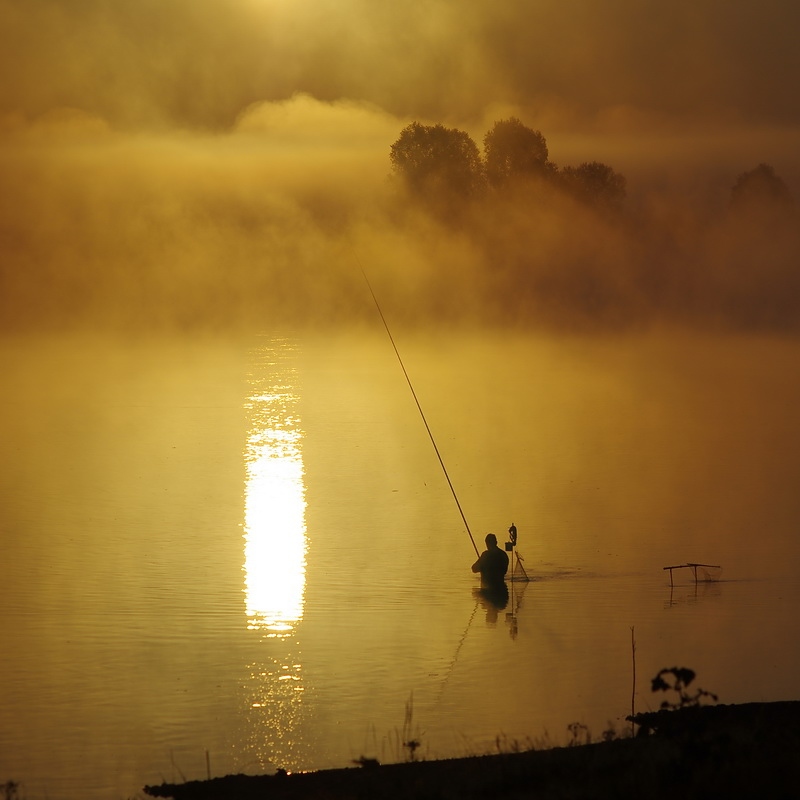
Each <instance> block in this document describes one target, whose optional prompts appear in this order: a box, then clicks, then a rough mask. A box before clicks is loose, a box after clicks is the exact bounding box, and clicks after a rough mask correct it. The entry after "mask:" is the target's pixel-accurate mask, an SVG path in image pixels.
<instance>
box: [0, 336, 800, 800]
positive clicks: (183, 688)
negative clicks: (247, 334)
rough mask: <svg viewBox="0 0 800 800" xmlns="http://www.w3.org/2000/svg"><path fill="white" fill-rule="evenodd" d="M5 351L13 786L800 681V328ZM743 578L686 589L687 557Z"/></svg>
mask: <svg viewBox="0 0 800 800" xmlns="http://www.w3.org/2000/svg"><path fill="white" fill-rule="evenodd" d="M397 339H398V346H399V347H400V350H401V353H402V354H403V357H404V360H405V363H406V367H407V368H408V371H409V374H410V376H411V379H412V381H413V382H414V385H415V389H416V390H417V394H418V396H419V400H420V402H421V404H422V406H423V408H424V410H425V413H426V416H427V419H428V422H429V424H430V426H431V429H432V431H433V433H434V436H435V437H436V440H437V444H438V446H439V449H440V451H441V453H442V457H443V458H444V461H445V463H446V465H447V468H448V471H449V474H450V477H451V479H452V481H453V484H454V486H455V488H456V491H457V492H458V496H459V500H460V501H461V504H462V507H463V509H464V512H465V515H466V518H467V520H468V522H469V525H470V531H471V533H472V534H473V536H474V538H475V539H476V541H477V542H478V544H479V545H480V544H481V542H482V539H483V536H484V535H485V533H486V532H488V531H493V532H495V533H497V534H498V536H499V537H500V538H501V540H502V539H503V538H504V537H505V533H506V529H507V528H508V526H509V525H510V524H511V523H512V521H513V522H514V523H516V525H517V527H518V529H519V551H520V553H521V555H522V556H523V558H524V562H523V565H524V567H525V569H526V570H527V571H528V573H529V574H530V576H531V577H532V578H533V580H532V581H531V582H530V583H527V584H525V583H513V584H512V585H511V588H512V591H511V595H510V598H509V604H508V606H507V607H506V608H504V609H499V610H498V609H497V608H495V607H493V606H491V605H490V604H487V603H486V602H485V601H484V600H483V599H482V598H481V597H479V596H477V595H476V592H475V589H476V586H477V583H476V580H475V578H474V576H473V575H472V574H471V573H470V571H469V564H470V563H471V562H472V561H473V560H474V558H475V553H474V550H473V547H472V544H471V542H470V538H469V534H468V532H467V530H466V528H465V526H464V524H463V522H462V520H461V517H460V515H459V514H458V510H457V508H456V505H455V502H454V500H453V497H452V495H451V494H450V491H449V488H448V486H447V483H446V482H445V479H444V476H443V474H442V470H441V468H440V466H439V463H438V461H437V460H436V456H435V453H434V451H433V448H432V447H431V443H430V441H429V439H428V438H427V434H426V432H425V429H424V426H423V424H422V420H421V419H420V416H419V414H418V412H417V409H416V406H415V405H414V402H413V398H412V397H411V394H410V392H409V390H408V386H407V385H406V383H405V380H404V378H403V375H402V372H401V371H400V367H399V365H398V363H397V361H396V359H395V357H394V354H393V352H392V350H391V347H390V345H389V344H388V341H387V340H386V338H385V336H382V335H380V334H379V333H374V332H371V333H367V334H365V333H360V334H358V335H351V336H347V335H341V336H335V337H330V336H329V337H312V336H307V335H304V336H301V335H298V336H288V337H287V336H285V335H282V336H271V335H262V336H258V337H253V338H251V339H248V340H246V341H241V340H237V341H191V342H190V341H142V342H136V343H132V342H124V343H123V342H98V341H94V340H91V339H88V338H85V339H80V338H73V339H67V340H43V339H41V340H29V339H28V340H11V341H9V340H7V341H5V342H3V344H2V346H1V347H0V358H1V359H2V360H1V362H0V363H1V365H2V369H3V376H4V379H3V382H2V384H1V385H0V409H2V419H1V420H0V444H1V445H2V452H3V456H4V458H3V460H2V466H0V498H1V499H2V508H3V511H2V516H1V517H0V525H1V526H2V529H1V531H0V532H1V533H2V539H1V540H0V562H1V563H2V565H3V600H2V609H3V613H2V619H0V626H1V627H0V632H2V646H0V687H2V688H0V693H1V695H2V705H1V706H0V782H5V781H6V780H16V781H20V782H22V784H23V785H24V791H25V795H26V796H27V797H28V798H43V797H49V798H53V799H54V800H55V799H57V798H64V799H65V800H72V798H79V797H80V798H90V799H92V798H126V797H132V796H135V795H137V794H138V793H139V792H140V790H141V787H142V786H143V785H144V784H146V783H158V782H161V781H162V780H168V781H180V780H183V779H184V778H185V779H187V780H190V779H196V778H203V777H206V775H207V774H209V773H210V774H212V775H222V774H226V773H232V772H248V773H259V772H272V771H274V770H275V769H276V768H277V767H284V768H286V769H290V770H298V769H315V768H324V767H336V766H346V765H349V764H350V762H351V761H352V760H353V759H357V758H359V757H360V756H362V755H363V756H369V757H377V758H379V759H381V760H386V761H393V760H403V759H404V758H405V757H406V751H405V749H404V747H403V744H402V743H403V742H404V741H408V740H409V739H411V738H415V739H417V740H419V741H420V742H421V749H420V751H419V753H421V755H422V756H423V757H426V758H434V757H447V756H461V755H465V754H469V753H483V752H487V751H491V750H494V749H496V748H497V747H500V748H505V749H510V748H512V747H516V746H520V745H522V746H528V745H530V744H535V745H539V744H543V743H546V742H550V743H556V744H564V743H566V742H567V741H569V736H570V734H569V733H568V731H567V725H569V724H570V723H573V722H578V723H581V724H582V725H585V726H586V727H587V728H588V729H589V730H590V731H591V733H592V735H593V736H594V737H595V738H598V737H599V736H600V735H601V734H602V732H603V731H604V730H607V729H608V728H609V727H611V726H613V727H614V728H615V729H616V730H617V731H621V730H623V729H625V728H626V723H625V721H624V717H625V715H626V714H627V713H629V712H630V709H631V701H632V697H631V695H632V690H633V685H632V684H633V680H632V673H633V669H632V667H633V658H632V647H631V636H632V632H631V628H633V629H634V631H633V636H634V637H635V641H636V653H635V661H636V675H637V682H636V686H635V698H634V702H635V704H636V708H637V710H643V709H646V708H654V707H657V706H658V704H659V703H660V701H661V699H662V697H661V696H655V695H653V694H652V693H651V692H650V689H649V679H650V678H652V677H653V676H654V675H655V673H656V672H657V671H658V670H659V669H661V668H662V667H669V666H688V667H691V668H693V669H694V670H695V671H696V672H697V674H698V679H697V682H698V685H699V686H701V687H703V688H705V689H708V690H710V691H713V692H715V693H717V694H718V695H719V696H720V699H721V701H722V702H744V701H750V700H778V699H797V698H798V697H800V677H798V676H800V650H799V649H798V644H797V643H798V642H800V581H798V578H797V575H798V567H800V545H799V544H798V526H799V523H800V499H798V497H799V496H798V493H797V488H796V487H797V486H798V485H800V417H798V415H797V413H796V409H797V408H798V405H799V404H800V382H799V381H798V377H797V375H798V372H797V369H796V365H797V363H798V355H800V348H798V346H797V345H796V344H795V343H793V342H786V341H780V340H757V339H743V338H736V339H733V338H732V339H701V340H697V339H691V338H688V337H687V338H681V337H671V338H666V337H665V338H658V337H648V338H644V339H636V340H625V339H620V340H610V339H609V340H599V341H598V340H595V341H590V340H582V339H560V340H546V339H537V338H532V337H524V336H509V335H504V336H499V335H497V336H495V335H487V334H485V333H484V334H481V335H480V336H478V335H475V336H465V335H460V336H454V335H449V336H445V335H441V334H430V335H428V336H427V337H424V338H423V337H410V336H409V337H404V336H398V337H397ZM686 561H698V562H704V563H711V564H721V565H722V566H723V573H722V580H720V581H719V582H716V583H710V584H706V583H701V584H698V585H696V584H695V583H694V582H693V580H692V576H691V574H690V573H689V572H688V570H679V571H677V572H676V573H675V574H674V581H675V585H674V586H673V587H670V582H669V576H668V573H666V572H664V571H663V569H662V567H663V566H665V565H669V564H678V563H683V562H686Z"/></svg>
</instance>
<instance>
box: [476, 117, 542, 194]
mask: <svg viewBox="0 0 800 800" xmlns="http://www.w3.org/2000/svg"><path fill="white" fill-rule="evenodd" d="M483 152H484V158H485V163H486V177H487V178H488V179H489V182H490V183H492V184H494V185H496V186H497V185H500V184H503V183H505V182H506V181H508V180H509V179H511V178H514V177H526V176H530V175H536V174H543V173H544V172H545V170H546V168H547V164H548V161H547V156H548V152H547V142H546V141H545V138H544V136H542V134H541V132H540V131H535V130H532V129H531V128H528V127H526V126H525V125H523V124H522V122H520V121H519V120H518V119H517V118H516V117H511V118H510V119H504V120H500V121H499V122H495V124H494V127H493V128H492V129H491V130H490V131H489V132H488V133H487V134H486V136H484V138H483Z"/></svg>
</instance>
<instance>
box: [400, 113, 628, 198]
mask: <svg viewBox="0 0 800 800" xmlns="http://www.w3.org/2000/svg"><path fill="white" fill-rule="evenodd" d="M390 159H391V162H392V168H393V170H394V172H395V174H396V175H398V176H399V177H400V178H402V180H403V181H404V182H405V184H406V186H407V187H408V188H409V189H410V190H411V191H412V192H413V193H415V194H417V195H419V196H420V197H423V198H427V199H428V200H429V201H430V202H431V203H432V204H434V205H436V206H438V207H439V208H440V210H442V209H443V208H444V207H447V206H449V207H450V209H451V210H452V209H453V208H454V207H457V206H458V204H459V202H461V201H464V200H466V199H475V198H479V197H481V196H485V195H486V194H487V193H488V192H489V191H493V192H495V193H497V192H503V191H504V190H508V189H510V188H519V187H520V186H522V185H524V184H525V183H528V184H534V183H539V184H541V183H543V182H545V183H548V184H550V185H552V186H556V187H558V188H560V189H562V190H563V191H564V192H566V193H568V194H570V195H572V196H574V197H576V198H579V199H580V200H582V201H584V202H586V203H589V204H591V205H593V206H595V207H596V208H599V209H608V210H619V209H620V208H621V207H622V203H623V201H624V199H625V186H626V180H625V177H624V176H623V175H621V174H620V173H618V172H616V171H615V170H614V169H612V168H611V167H610V166H608V165H607V164H603V163H601V162H599V161H586V162H584V163H582V164H580V165H579V166H577V167H563V168H561V169H559V167H558V165H556V164H555V163H554V162H552V161H551V160H550V158H549V151H548V149H547V141H546V140H545V137H544V136H543V135H542V133H541V131H536V130H533V129H532V128H528V127H526V126H525V125H523V124H522V122H520V121H519V120H518V119H517V118H515V117H511V118H510V119H505V120H500V121H499V122H495V124H494V126H493V127H492V129H491V130H490V131H489V132H488V133H487V134H486V135H485V136H484V138H483V153H482V154H481V153H480V152H479V150H478V146H477V145H476V144H475V142H474V141H473V139H472V138H471V137H470V136H469V134H467V133H465V132H464V131H461V130H458V129H457V128H446V127H444V126H443V125H421V124H420V123H418V122H413V123H411V125H409V126H408V127H407V128H405V129H404V130H403V131H402V133H401V134H400V138H399V139H398V140H397V141H396V142H395V143H394V144H393V145H392V148H391V154H390Z"/></svg>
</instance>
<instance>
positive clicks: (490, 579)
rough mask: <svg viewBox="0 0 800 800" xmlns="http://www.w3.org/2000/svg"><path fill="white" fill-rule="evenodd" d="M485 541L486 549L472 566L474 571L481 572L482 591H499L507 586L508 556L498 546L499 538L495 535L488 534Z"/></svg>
mask: <svg viewBox="0 0 800 800" xmlns="http://www.w3.org/2000/svg"><path fill="white" fill-rule="evenodd" d="M484 541H485V542H486V549H485V550H484V551H483V552H482V553H481V554H480V557H479V558H478V560H477V561H476V562H475V563H474V564H473V565H472V571H473V572H480V574H481V588H482V589H499V588H501V587H503V586H505V578H506V572H507V571H508V554H507V553H506V552H505V550H501V549H500V548H499V547H498V546H497V537H496V536H495V535H494V534H493V533H487V534H486V539H485V540H484Z"/></svg>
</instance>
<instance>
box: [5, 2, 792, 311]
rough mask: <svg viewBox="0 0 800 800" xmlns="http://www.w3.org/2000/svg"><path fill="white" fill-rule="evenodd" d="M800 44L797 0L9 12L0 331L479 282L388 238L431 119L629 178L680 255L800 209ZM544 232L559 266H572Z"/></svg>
mask: <svg viewBox="0 0 800 800" xmlns="http://www.w3.org/2000/svg"><path fill="white" fill-rule="evenodd" d="M798 30H800V5H798V4H797V3H795V2H794V0H762V2H760V3H753V2H752V1H751V0H727V1H726V2H725V3H720V2H717V1H716V0H715V1H714V2H712V0H692V1H691V2H690V1H689V0H676V1H675V2H672V3H669V4H666V3H662V2H655V1H654V0H605V1H604V2H597V1H596V0H516V1H513V0H471V1H470V2H468V3H467V2H460V1H458V0H430V2H425V3H419V2H409V0H404V1H399V2H393V3H378V2H374V0H335V1H334V0H136V1H135V2H131V0H26V2H22V1H21V0H0V68H1V69H2V74H3V76H4V80H3V81H2V82H0V178H1V179H2V182H3V185H4V187H5V190H4V192H3V196H2V197H0V234H2V239H1V240H0V242H2V248H3V255H4V266H3V267H2V268H0V269H1V270H2V272H0V277H2V280H3V286H4V287H5V290H6V292H5V298H4V300H2V301H0V302H2V303H3V304H4V307H5V311H6V312H7V313H6V315H5V316H6V320H5V324H6V325H7V326H11V327H14V326H15V325H17V324H18V323H20V324H21V323H22V322H24V321H25V320H26V319H27V318H29V317H30V318H34V319H37V320H38V319H47V318H50V319H56V318H58V319H60V318H61V317H63V316H64V313H65V308H67V309H69V314H68V315H67V316H70V317H72V318H80V317H81V315H82V314H83V310H84V309H90V308H91V309H93V310H94V312H96V311H97V310H98V309H106V308H107V307H108V304H109V302H110V301H112V300H113V299H114V298H117V299H118V298H120V297H122V298H125V299H126V300H125V302H126V304H127V310H128V312H129V313H132V312H131V311H130V309H131V308H134V307H136V306H137V304H139V303H145V302H148V303H149V302H150V301H151V300H152V301H154V305H155V306H157V307H158V308H159V309H161V310H160V311H158V312H157V313H155V312H153V310H152V308H151V309H150V311H149V312H148V313H150V315H151V316H153V314H154V313H155V318H154V319H151V320H150V321H151V322H152V323H153V324H156V323H158V322H159V321H160V319H161V316H163V317H165V318H169V317H171V316H172V308H171V304H172V302H173V300H175V299H176V298H179V299H180V304H181V305H182V307H183V311H182V314H183V317H182V321H183V323H186V324H191V323H192V322H193V321H194V320H197V319H200V318H205V317H206V316H207V315H208V313H209V308H208V304H207V301H208V298H213V299H214V303H215V306H216V309H217V310H216V311H215V312H213V313H212V314H211V316H215V315H216V316H218V317H219V318H220V320H221V321H225V320H229V319H230V317H231V316H232V315H231V314H230V313H228V314H226V313H222V312H221V311H220V309H222V307H223V306H224V305H225V302H228V303H230V304H231V306H230V307H237V308H238V307H239V306H240V305H241V304H242V303H243V302H245V301H247V302H249V299H251V298H252V297H253V296H254V294H255V295H259V296H261V295H263V293H267V292H268V293H271V295H272V296H274V297H282V296H287V297H288V296H289V295H291V296H292V297H293V298H294V305H293V310H297V309H298V308H300V307H305V308H307V307H309V306H314V305H315V304H320V303H327V304H329V305H334V304H337V303H339V302H342V301H343V296H345V295H347V296H350V294H351V292H350V291H349V290H348V287H347V286H346V285H345V284H346V283H347V281H348V280H349V278H346V277H343V276H345V273H348V271H350V270H352V257H350V258H348V257H347V256H346V255H343V253H344V252H345V250H346V249H347V248H348V247H352V246H353V244H354V243H356V244H357V247H356V249H357V251H358V252H359V253H360V254H361V257H363V258H365V259H366V260H367V261H368V262H369V264H370V268H371V269H372V268H377V267H374V266H373V265H374V264H375V263H376V262H377V261H380V262H382V264H381V269H385V270H386V273H387V275H391V276H393V278H394V280H395V283H397V282H398V280H399V281H402V280H410V279H409V275H411V276H413V275H414V274H416V272H417V271H418V270H422V271H423V272H424V271H425V269H427V268H428V267H430V266H431V265H435V267H436V269H440V268H441V269H442V275H443V276H444V278H446V277H447V275H448V274H449V273H448V272H447V265H446V263H445V262H446V261H447V260H448V259H450V260H451V261H452V269H454V270H456V269H462V268H465V269H467V270H468V271H469V270H470V269H473V268H474V269H475V270H478V271H480V269H481V265H484V266H485V262H486V255H485V253H483V252H476V251H475V249H474V248H473V247H471V246H470V244H469V243H465V241H464V240H463V237H458V236H455V237H453V235H452V232H442V231H438V230H437V231H436V234H435V235H434V234H433V233H431V231H430V230H427V233H426V232H425V229H426V226H429V225H431V224H432V223H431V222H430V221H429V220H417V221H416V222H415V224H418V225H420V226H422V230H420V229H419V228H414V232H415V235H414V236H413V237H411V239H412V241H409V236H408V228H407V227H405V228H398V226H397V225H396V224H394V222H393V223H392V224H387V220H388V219H390V218H393V215H394V217H396V214H394V212H391V213H390V212H386V213H384V214H383V215H381V216H380V219H376V214H377V211H376V209H377V208H378V207H382V206H380V202H376V197H380V201H381V202H382V201H383V200H385V197H384V195H385V193H386V191H387V189H386V179H387V175H388V173H389V171H390V164H389V160H388V154H389V148H390V146H391V144H392V142H393V141H395V140H396V138H397V136H398V135H399V132H400V131H401V130H402V129H403V128H404V127H405V126H406V125H408V124H409V123H410V122H411V121H414V120H419V121H421V122H423V123H428V124H432V123H439V122H441V123H443V124H446V125H449V126H454V127H459V128H461V129H464V130H467V131H468V132H469V133H470V135H471V136H473V138H474V139H475V141H476V142H477V143H478V145H479V146H480V144H481V142H482V137H483V135H484V133H485V132H486V131H487V130H489V128H490V127H491V125H492V124H493V122H495V121H497V120H499V119H505V118H508V117H509V116H512V115H513V116H517V117H519V118H520V119H521V120H522V121H523V122H524V123H525V124H526V125H528V126H531V127H533V128H535V129H537V130H541V131H542V133H543V134H544V136H545V137H546V138H547V142H548V145H549V150H550V157H551V159H552V160H553V161H554V162H556V163H557V164H558V165H560V166H566V165H570V164H577V163H580V162H582V161H591V160H600V161H603V162H605V163H609V164H611V165H612V166H613V167H614V168H615V169H617V170H619V171H621V172H622V173H623V174H624V175H625V177H626V178H627V182H628V193H629V198H631V199H632V201H633V202H634V204H635V205H636V207H637V208H639V209H640V210H641V209H647V211H648V213H649V214H650V215H651V216H650V221H651V222H652V221H653V219H658V220H659V224H662V225H663V224H664V219H665V218H666V219H669V225H671V226H673V229H672V230H671V231H670V234H669V238H670V239H671V240H677V241H682V237H683V236H684V235H685V234H686V231H687V229H690V228H691V227H692V225H693V224H694V222H693V219H694V218H695V217H697V216H701V217H704V216H705V215H707V214H708V213H709V211H710V210H715V209H719V208H721V207H723V206H724V205H725V203H726V201H727V194H728V193H729V192H730V188H731V186H732V184H733V182H734V181H735V179H736V177H737V175H739V174H740V173H742V172H743V171H745V170H749V169H752V168H753V167H755V166H756V165H757V164H759V163H760V162H767V163H769V164H771V165H772V166H773V167H774V168H775V169H776V171H777V173H778V174H779V175H780V176H781V177H782V178H783V180H784V181H786V183H787V184H788V186H789V188H790V189H791V190H792V191H793V193H794V195H795V197H798V196H800V158H799V157H798V154H799V153H800V148H799V147H798V144H800V95H798V93H797V91H796V87H797V85H798V83H800V48H798V47H797V46H796V32H797V31H798ZM656 191H658V192H662V194H655V192H656ZM676 195H677V196H678V197H679V198H680V200H679V202H678V203H677V204H676V202H675V196H676ZM690 208H691V209H692V210H691V211H690V210H689V209H690ZM694 211H696V213H694ZM551 213H552V212H551ZM586 224H587V225H593V224H594V222H593V221H590V222H587V223H586ZM536 225H538V226H539V227H538V229H537V230H538V234H537V238H536V242H537V245H538V244H539V243H541V242H542V241H543V240H546V242H547V243H549V248H550V249H545V250H543V251H542V252H543V255H541V258H542V259H544V258H545V257H547V258H550V259H551V260H554V259H556V256H557V255H560V254H561V249H562V245H565V244H567V245H568V246H569V247H570V248H572V249H573V250H574V249H575V248H576V244H575V241H574V236H571V235H569V234H568V233H567V232H566V226H563V229H562V234H559V233H558V231H559V230H560V228H559V222H558V220H556V219H555V218H554V217H552V216H551V218H550V219H549V220H545V219H544V218H540V219H538V220H537V222H536ZM534 227H535V226H534ZM545 231H546V232H547V236H544V233H545ZM514 235H515V233H513V232H509V236H514ZM587 235H589V234H587ZM591 235H597V236H599V235H600V233H599V231H595V232H594V234H591ZM604 235H605V234H604ZM659 235H661V236H663V235H664V234H663V231H662V232H661V233H660V234H659ZM421 242H424V243H426V244H424V245H423V244H420V243H421ZM688 246H689V245H688V244H687V247H688ZM692 246H694V243H692ZM706 246H708V247H711V245H710V244H709V243H708V242H706ZM631 248H632V245H631V243H630V242H628V243H627V244H626V250H625V253H624V258H622V260H624V261H625V263H626V265H627V266H626V267H625V269H621V270H618V271H617V273H616V274H615V276H614V278H613V280H612V283H614V282H616V283H617V284H619V283H620V282H623V283H624V282H625V281H626V280H627V276H628V273H629V272H630V270H631V269H634V267H633V266H632V262H633V260H635V258H636V256H635V255H634V254H633V253H632V252H631ZM596 249H597V248H596V247H589V246H588V245H587V250H586V253H578V252H573V253H572V255H571V256H570V257H569V258H568V259H567V262H566V263H576V262H578V261H581V260H582V259H583V258H584V256H585V255H588V254H589V253H590V252H593V251H594V250H596ZM712 249H713V250H714V253H715V254H716V257H717V260H719V258H722V257H723V256H724V255H725V254H727V253H729V252H730V250H731V249H732V250H734V251H735V250H737V248H736V247H728V249H727V250H726V249H725V247H723V246H722V245H720V244H719V242H714V243H713V248H712ZM661 252H663V249H662V251H661ZM792 252H794V251H792ZM570 258H571V261H570ZM513 260H514V258H512V257H509V259H508V260H507V261H508V263H510V262H511V261H513ZM611 261H614V259H611ZM348 262H349V263H348ZM456 262H457V263H456ZM504 263H505V262H504ZM614 263H616V261H615V262H614ZM715 263H716V262H715ZM323 264H324V275H323V273H322V270H323V266H322V265H323ZM464 265H466V267H464ZM604 268H610V267H609V265H608V264H607V265H605V267H604ZM613 269H614V270H617V267H614V268H613ZM331 273H338V274H339V277H340V278H341V280H339V282H338V284H337V288H336V290H335V291H327V290H323V288H322V286H323V283H326V281H323V280H322V279H323V277H324V278H326V279H327V278H328V277H330V275H331ZM223 274H226V275H228V276H229V277H228V278H226V279H225V281H224V285H222V286H221V285H220V281H221V276H222V275H223ZM548 280H549V278H548ZM298 282H299V283H298ZM379 288H380V287H379ZM783 288H785V287H783ZM680 290H681V289H680V286H678V285H677V284H676V285H675V286H671V289H670V291H673V292H679V291H680ZM559 291H561V290H560V289H559ZM637 291H638V289H637ZM704 291H710V290H708V287H706V289H704ZM413 292H414V288H413V287H409V293H410V296H411V295H412V294H413ZM9 298H11V299H9ZM298 298H301V299H298ZM223 301H224V302H223ZM151 305H152V304H151ZM251 311H252V309H251ZM94 312H93V313H94ZM114 313H115V312H112V311H109V316H114ZM137 313H138V312H137ZM237 313H238V312H237ZM253 313H255V312H253ZM234 316H235V314H234ZM245 316H246V315H245Z"/></svg>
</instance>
